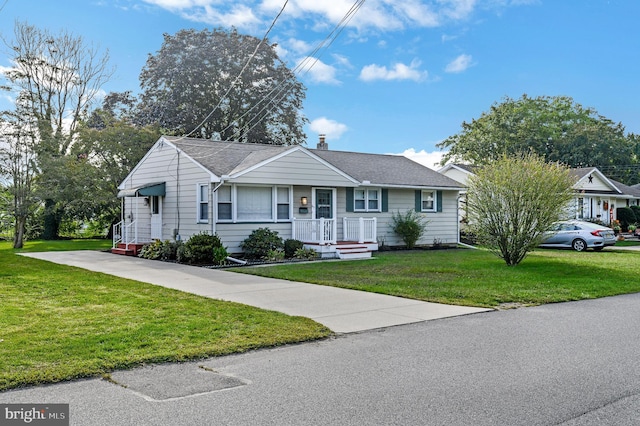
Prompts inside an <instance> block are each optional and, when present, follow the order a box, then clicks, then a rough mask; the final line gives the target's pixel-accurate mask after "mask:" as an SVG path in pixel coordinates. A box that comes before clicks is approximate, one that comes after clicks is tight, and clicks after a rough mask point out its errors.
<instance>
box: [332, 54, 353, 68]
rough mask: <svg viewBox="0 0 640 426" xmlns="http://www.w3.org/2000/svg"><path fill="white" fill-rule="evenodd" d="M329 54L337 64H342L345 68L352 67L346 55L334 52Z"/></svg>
mask: <svg viewBox="0 0 640 426" xmlns="http://www.w3.org/2000/svg"><path fill="white" fill-rule="evenodd" d="M331 56H332V57H333V59H335V60H336V63H337V64H339V65H342V66H343V67H345V68H353V65H351V62H349V58H347V57H346V56H344V55H338V54H337V53H334V54H333V55H331Z"/></svg>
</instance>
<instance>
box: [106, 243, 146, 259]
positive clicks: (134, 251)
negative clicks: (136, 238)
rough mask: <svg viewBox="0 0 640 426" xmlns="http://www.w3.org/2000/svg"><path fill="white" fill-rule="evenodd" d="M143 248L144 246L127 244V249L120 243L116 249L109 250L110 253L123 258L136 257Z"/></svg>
mask: <svg viewBox="0 0 640 426" xmlns="http://www.w3.org/2000/svg"><path fill="white" fill-rule="evenodd" d="M143 246H144V244H129V247H128V248H127V245H126V244H124V243H120V244H118V246H117V247H114V248H112V249H111V253H113V254H120V255H123V256H137V255H138V253H140V249H142V247H143Z"/></svg>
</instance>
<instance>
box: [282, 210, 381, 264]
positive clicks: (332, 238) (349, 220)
mask: <svg viewBox="0 0 640 426" xmlns="http://www.w3.org/2000/svg"><path fill="white" fill-rule="evenodd" d="M341 223H342V237H341V238H338V220H336V219H327V218H320V219H295V218H294V219H293V223H292V230H291V235H292V237H291V238H293V239H295V240H300V241H302V242H303V243H304V245H305V248H311V249H313V250H315V251H316V252H318V254H319V255H320V256H321V257H337V258H340V259H360V258H366V257H371V252H373V251H377V250H378V238H377V226H378V223H377V219H376V218H375V217H373V218H363V217H343V218H342V221H341Z"/></svg>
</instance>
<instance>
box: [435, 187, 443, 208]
mask: <svg viewBox="0 0 640 426" xmlns="http://www.w3.org/2000/svg"><path fill="white" fill-rule="evenodd" d="M436 211H438V212H442V191H436Z"/></svg>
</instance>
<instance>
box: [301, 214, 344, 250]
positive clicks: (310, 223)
mask: <svg viewBox="0 0 640 426" xmlns="http://www.w3.org/2000/svg"><path fill="white" fill-rule="evenodd" d="M291 232H292V238H293V239H295V240H300V241H303V242H305V243H317V244H335V243H336V236H335V235H334V234H335V219H325V218H320V219H295V218H294V219H293V228H292V231H291Z"/></svg>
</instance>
